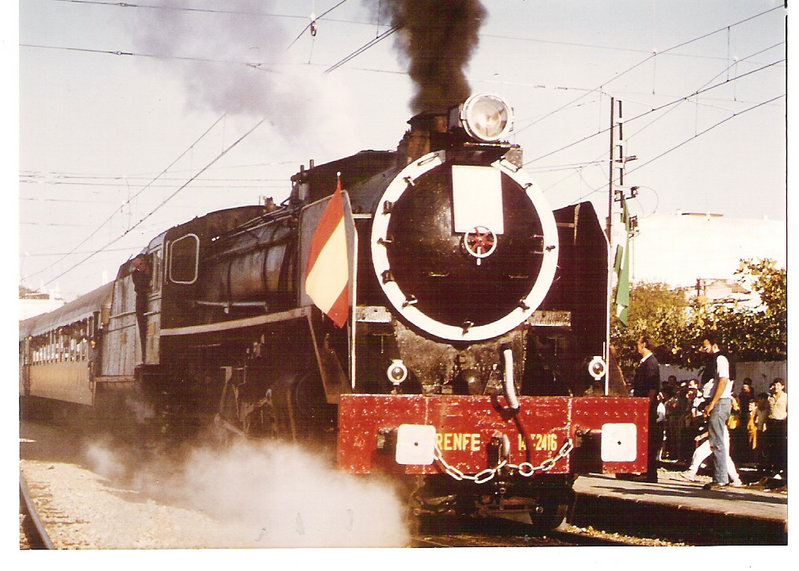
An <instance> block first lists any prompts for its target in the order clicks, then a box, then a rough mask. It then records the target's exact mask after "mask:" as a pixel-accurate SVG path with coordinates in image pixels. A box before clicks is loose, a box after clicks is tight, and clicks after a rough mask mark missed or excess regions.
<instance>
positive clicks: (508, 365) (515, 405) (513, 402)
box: [502, 349, 521, 411]
mask: <svg viewBox="0 0 799 571" xmlns="http://www.w3.org/2000/svg"><path fill="white" fill-rule="evenodd" d="M502 357H503V359H504V361H505V379H504V380H505V384H504V388H505V399H506V400H507V401H508V405H509V406H510V408H511V409H512V410H514V411H518V410H519V409H520V408H521V406H520V405H519V399H518V398H517V397H516V383H514V382H513V350H512V349H505V350H504V351H502Z"/></svg>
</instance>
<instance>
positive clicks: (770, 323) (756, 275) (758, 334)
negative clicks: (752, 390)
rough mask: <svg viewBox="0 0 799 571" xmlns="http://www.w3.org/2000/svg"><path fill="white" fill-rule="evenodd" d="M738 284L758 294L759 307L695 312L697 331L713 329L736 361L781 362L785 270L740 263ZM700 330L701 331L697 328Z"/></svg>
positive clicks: (784, 347) (784, 349)
mask: <svg viewBox="0 0 799 571" xmlns="http://www.w3.org/2000/svg"><path fill="white" fill-rule="evenodd" d="M736 275H738V279H739V281H740V282H742V283H744V284H747V285H749V286H750V287H751V288H752V290H753V291H754V292H755V293H757V294H758V296H759V298H760V302H761V305H760V306H759V307H755V308H752V307H730V306H729V305H721V306H713V305H711V304H707V303H705V304H704V305H703V306H699V307H698V308H697V311H696V317H695V321H696V326H697V329H698V330H699V331H702V330H704V329H715V330H716V331H718V333H719V336H720V338H721V341H722V344H723V345H724V346H726V348H727V349H728V350H729V351H730V353H731V354H732V355H734V357H735V358H736V359H737V360H738V361H783V360H785V359H787V357H788V331H787V326H788V298H787V278H788V275H787V271H786V270H785V269H784V268H778V267H777V263H776V262H775V261H774V260H770V259H764V260H754V259H749V260H742V261H741V265H740V267H739V269H738V271H737V272H736ZM700 328H701V329H700Z"/></svg>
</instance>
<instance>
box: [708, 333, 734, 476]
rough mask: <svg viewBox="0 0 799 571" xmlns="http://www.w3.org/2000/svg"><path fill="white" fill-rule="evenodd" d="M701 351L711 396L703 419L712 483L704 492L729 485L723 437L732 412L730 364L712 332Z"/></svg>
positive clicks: (726, 454)
mask: <svg viewBox="0 0 799 571" xmlns="http://www.w3.org/2000/svg"><path fill="white" fill-rule="evenodd" d="M702 351H704V352H705V353H709V354H710V355H712V358H711V361H710V363H708V369H707V370H708V373H709V374H708V375H707V376H712V379H713V388H714V390H713V396H712V398H711V399H710V402H709V403H708V405H707V407H705V416H707V417H708V432H709V435H710V447H711V449H712V450H713V464H714V467H713V481H712V482H711V483H709V484H706V485H705V489H706V490H712V489H717V488H721V487H723V486H727V485H729V483H730V478H729V474H728V473H727V456H728V454H729V451H728V450H727V442H726V439H725V433H726V431H727V421H728V420H729V418H730V413H731V411H732V385H733V382H734V381H733V379H732V378H731V373H730V360H729V358H728V357H727V356H726V355H725V354H724V353H722V352H721V349H720V348H719V344H718V338H717V337H716V334H715V333H714V332H709V333H706V334H705V335H704V336H703V338H702Z"/></svg>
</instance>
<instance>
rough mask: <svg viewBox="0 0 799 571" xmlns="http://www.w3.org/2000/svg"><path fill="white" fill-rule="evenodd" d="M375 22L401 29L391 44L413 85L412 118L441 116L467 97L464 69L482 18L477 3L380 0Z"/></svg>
mask: <svg viewBox="0 0 799 571" xmlns="http://www.w3.org/2000/svg"><path fill="white" fill-rule="evenodd" d="M380 6H381V11H383V10H385V11H387V14H386V13H385V12H383V13H381V14H380V20H381V21H383V19H384V16H386V15H387V16H388V17H390V20H391V24H392V25H393V26H399V27H401V30H400V31H399V39H398V40H397V45H398V47H399V48H400V50H401V52H402V53H403V55H404V57H405V58H407V60H408V74H409V75H410V76H411V79H413V81H414V82H415V83H416V88H417V91H416V95H415V96H414V98H413V101H412V102H411V107H412V109H413V111H414V112H415V113H420V112H423V111H443V110H446V109H447V108H449V107H451V106H452V105H457V104H458V103H460V102H462V101H463V100H464V99H466V98H467V97H469V95H471V89H470V87H469V82H468V81H467V80H466V75H465V73H464V70H465V68H466V65H467V64H468V63H469V59H470V58H471V56H472V52H473V51H474V50H475V48H477V45H478V43H479V36H478V31H479V30H480V26H481V24H482V22H483V19H484V18H485V16H486V11H485V8H483V5H482V4H481V3H480V1H479V0H383V1H382V2H381V3H380Z"/></svg>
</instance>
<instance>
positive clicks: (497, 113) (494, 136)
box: [450, 93, 513, 143]
mask: <svg viewBox="0 0 799 571" xmlns="http://www.w3.org/2000/svg"><path fill="white" fill-rule="evenodd" d="M458 120H459V123H460V126H461V127H463V129H464V130H465V131H466V133H467V134H468V135H469V136H470V137H472V138H474V139H477V140H479V141H485V142H488V143H491V142H494V141H499V140H502V139H504V138H506V137H507V136H508V133H510V132H511V130H512V129H513V110H512V109H511V107H510V105H508V103H507V102H506V101H505V100H504V99H502V98H501V97H500V96H498V95H492V94H488V93H478V94H476V95H472V96H471V97H470V98H469V99H467V100H466V102H465V103H464V104H463V105H461V106H460V107H459V112H458ZM450 123H452V121H450Z"/></svg>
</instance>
